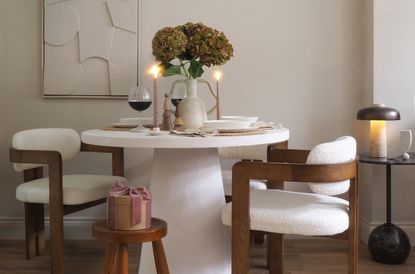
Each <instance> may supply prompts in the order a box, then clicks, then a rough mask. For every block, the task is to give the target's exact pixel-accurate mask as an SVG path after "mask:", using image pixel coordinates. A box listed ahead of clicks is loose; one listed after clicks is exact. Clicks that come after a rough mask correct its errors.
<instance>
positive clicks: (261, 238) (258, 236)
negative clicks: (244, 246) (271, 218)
mask: <svg viewBox="0 0 415 274" xmlns="http://www.w3.org/2000/svg"><path fill="white" fill-rule="evenodd" d="M252 234H253V238H254V239H253V240H254V243H255V244H257V245H262V244H264V242H265V233H264V232H262V231H252Z"/></svg>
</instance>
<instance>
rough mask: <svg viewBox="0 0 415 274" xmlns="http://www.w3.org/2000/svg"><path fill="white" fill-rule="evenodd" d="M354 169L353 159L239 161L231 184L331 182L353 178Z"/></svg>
mask: <svg viewBox="0 0 415 274" xmlns="http://www.w3.org/2000/svg"><path fill="white" fill-rule="evenodd" d="M356 171H357V165H356V161H355V160H353V161H349V162H345V163H339V164H303V163H286V162H285V163H274V162H267V163H262V162H246V161H240V162H237V163H236V164H235V165H234V166H233V168H232V178H234V179H233V181H232V184H233V185H235V186H236V187H238V182H237V181H238V180H243V181H244V180H246V181H249V179H257V180H275V181H296V182H319V183H331V182H338V181H343V180H347V179H350V178H354V177H355V176H356Z"/></svg>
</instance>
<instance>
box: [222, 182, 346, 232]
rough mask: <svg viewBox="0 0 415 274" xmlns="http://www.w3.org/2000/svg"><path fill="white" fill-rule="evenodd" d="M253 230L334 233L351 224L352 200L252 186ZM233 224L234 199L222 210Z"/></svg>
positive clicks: (225, 219) (226, 220)
mask: <svg viewBox="0 0 415 274" xmlns="http://www.w3.org/2000/svg"><path fill="white" fill-rule="evenodd" d="M250 199H251V200H250V201H251V205H250V207H251V210H250V222H251V227H250V229H251V230H259V231H266V232H273V233H282V234H296V235H305V236H317V235H334V234H338V233H342V232H344V231H345V230H347V229H348V227H349V215H348V207H349V202H348V201H346V200H343V199H340V198H337V197H331V196H326V195H320V194H314V193H300V192H291V191H284V190H251V193H250ZM222 222H223V224H225V225H228V226H230V225H231V224H232V203H229V204H227V205H226V206H225V207H224V208H223V210H222Z"/></svg>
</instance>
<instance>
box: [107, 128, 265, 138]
mask: <svg viewBox="0 0 415 274" xmlns="http://www.w3.org/2000/svg"><path fill="white" fill-rule="evenodd" d="M101 130H106V131H130V130H131V128H123V127H105V128H101ZM265 132H266V131H265V130H263V129H258V130H254V131H246V132H228V131H226V132H220V131H219V133H216V134H215V135H213V136H249V135H260V134H264V133H265Z"/></svg>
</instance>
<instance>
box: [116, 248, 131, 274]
mask: <svg viewBox="0 0 415 274" xmlns="http://www.w3.org/2000/svg"><path fill="white" fill-rule="evenodd" d="M116 265H117V267H116V272H115V273H116V274H128V246H127V244H119V245H118V250H117V263H116Z"/></svg>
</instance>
